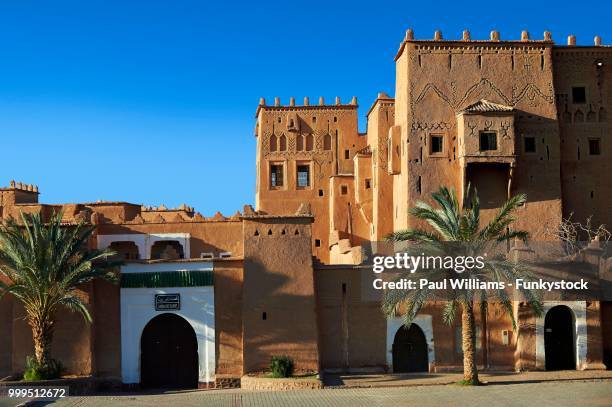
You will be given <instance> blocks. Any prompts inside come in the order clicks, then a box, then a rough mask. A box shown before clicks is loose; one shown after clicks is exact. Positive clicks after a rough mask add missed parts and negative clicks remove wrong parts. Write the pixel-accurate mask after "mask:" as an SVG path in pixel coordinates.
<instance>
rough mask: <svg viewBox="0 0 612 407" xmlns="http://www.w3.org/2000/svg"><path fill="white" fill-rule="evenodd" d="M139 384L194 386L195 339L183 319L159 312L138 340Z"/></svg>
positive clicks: (196, 352) (150, 386) (172, 386)
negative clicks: (139, 352)
mask: <svg viewBox="0 0 612 407" xmlns="http://www.w3.org/2000/svg"><path fill="white" fill-rule="evenodd" d="M140 349H141V354H140V384H141V386H142V387H148V388H152V387H153V388H183V389H189V388H197V387H198V342H197V339H196V334H195V332H194V330H193V328H192V327H191V325H189V322H187V321H186V320H185V319H184V318H182V317H180V316H178V315H175V314H169V313H166V314H161V315H158V316H156V317H155V318H153V319H152V320H150V321H149V323H148V324H147V325H146V326H145V328H144V330H143V331H142V337H141V339H140Z"/></svg>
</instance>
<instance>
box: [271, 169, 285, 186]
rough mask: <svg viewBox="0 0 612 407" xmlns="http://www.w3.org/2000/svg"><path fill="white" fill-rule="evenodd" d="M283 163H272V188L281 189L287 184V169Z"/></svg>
mask: <svg viewBox="0 0 612 407" xmlns="http://www.w3.org/2000/svg"><path fill="white" fill-rule="evenodd" d="M283 167H284V164H283V163H271V164H270V188H272V189H279V188H282V187H283V186H284V185H285V178H284V177H285V171H284V168H283Z"/></svg>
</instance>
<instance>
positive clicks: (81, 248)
mask: <svg viewBox="0 0 612 407" xmlns="http://www.w3.org/2000/svg"><path fill="white" fill-rule="evenodd" d="M21 220H22V222H21V223H22V224H19V223H18V222H17V221H16V220H15V219H13V218H10V219H8V220H7V221H6V222H4V224H1V225H0V299H1V298H2V297H3V296H4V295H6V294H9V293H10V294H12V295H13V296H14V297H15V298H16V299H17V300H19V301H20V302H21V303H22V304H23V306H24V309H25V313H26V317H25V318H26V319H27V321H28V324H29V325H30V327H31V329H32V337H33V339H34V353H35V355H34V356H35V362H36V364H37V365H38V366H39V367H41V368H42V369H45V368H46V367H49V366H50V365H52V364H54V363H56V362H55V361H53V360H52V359H51V356H50V353H51V342H52V339H53V330H54V324H55V318H56V315H57V313H58V312H59V310H60V309H61V308H62V307H63V308H67V309H68V310H71V311H74V312H77V313H80V314H81V315H82V316H83V318H84V319H85V320H86V321H87V322H91V314H90V313H89V310H88V309H87V305H86V304H85V303H84V302H83V299H82V298H81V297H79V295H78V294H77V287H79V286H80V285H82V284H84V283H87V282H89V281H91V280H93V279H94V278H104V279H106V280H110V281H115V279H116V277H115V275H114V273H112V272H111V271H110V270H109V268H108V266H109V264H110V263H104V262H103V260H105V259H107V258H108V257H109V256H112V255H114V252H112V251H110V250H87V248H86V245H87V240H88V238H89V237H90V236H91V234H92V232H93V230H94V227H92V226H85V225H84V224H83V223H82V222H80V223H79V224H77V225H75V226H65V225H62V214H61V213H58V214H53V215H52V216H51V219H50V221H49V223H48V224H45V223H44V222H43V220H42V218H41V215H40V214H32V215H24V214H23V213H22V214H21ZM2 277H4V278H2ZM58 374H59V372H58Z"/></svg>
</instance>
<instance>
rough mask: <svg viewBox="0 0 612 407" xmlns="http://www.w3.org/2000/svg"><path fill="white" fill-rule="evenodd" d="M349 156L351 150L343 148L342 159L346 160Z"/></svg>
mask: <svg viewBox="0 0 612 407" xmlns="http://www.w3.org/2000/svg"><path fill="white" fill-rule="evenodd" d="M349 158H351V152H350V151H349V150H344V159H345V160H348V159H349Z"/></svg>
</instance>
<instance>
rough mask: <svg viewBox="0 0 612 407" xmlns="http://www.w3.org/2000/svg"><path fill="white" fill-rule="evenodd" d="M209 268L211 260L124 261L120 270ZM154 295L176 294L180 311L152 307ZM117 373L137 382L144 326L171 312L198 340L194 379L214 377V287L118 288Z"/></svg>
mask: <svg viewBox="0 0 612 407" xmlns="http://www.w3.org/2000/svg"><path fill="white" fill-rule="evenodd" d="M173 271H212V263H211V262H189V263H181V262H162V263H153V264H138V263H133V264H127V265H125V266H123V267H122V268H121V272H122V273H125V274H129V273H146V272H156V273H163V272H173ZM155 294H180V302H181V304H180V310H171V311H170V310H164V311H156V310H155V304H154V301H155ZM120 301H121V376H122V381H123V383H126V384H135V383H140V352H141V349H140V341H141V337H142V332H143V330H144V327H145V326H146V325H147V324H148V323H149V321H150V320H152V319H153V318H154V317H156V316H158V315H161V314H163V313H172V314H176V315H178V316H180V317H182V318H184V319H185V320H186V321H187V322H188V323H189V325H191V327H192V328H193V330H194V332H195V334H196V338H197V342H198V365H199V367H198V369H199V371H198V381H199V382H201V383H210V382H213V381H214V378H215V309H214V308H215V298H214V286H212V285H210V286H197V287H160V288H121V289H120Z"/></svg>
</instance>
